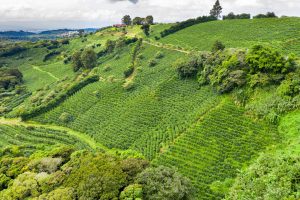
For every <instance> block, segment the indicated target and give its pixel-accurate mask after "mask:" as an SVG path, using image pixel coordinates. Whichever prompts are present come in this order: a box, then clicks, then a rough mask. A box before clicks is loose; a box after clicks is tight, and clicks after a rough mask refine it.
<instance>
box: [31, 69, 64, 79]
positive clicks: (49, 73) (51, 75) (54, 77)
mask: <svg viewBox="0 0 300 200" xmlns="http://www.w3.org/2000/svg"><path fill="white" fill-rule="evenodd" d="M31 67H32V68H33V69H35V70H37V71H40V72H42V73H46V74H48V75H49V76H50V77H52V78H53V79H55V80H56V81H59V78H57V77H56V76H54V75H53V74H52V73H51V72H47V71H44V70H42V69H41V68H40V67H39V66H35V65H31Z"/></svg>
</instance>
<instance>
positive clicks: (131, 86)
mask: <svg viewBox="0 0 300 200" xmlns="http://www.w3.org/2000/svg"><path fill="white" fill-rule="evenodd" d="M123 88H124V89H125V90H127V91H129V90H133V89H134V88H135V83H134V82H133V81H132V80H130V81H127V82H126V83H124V85H123Z"/></svg>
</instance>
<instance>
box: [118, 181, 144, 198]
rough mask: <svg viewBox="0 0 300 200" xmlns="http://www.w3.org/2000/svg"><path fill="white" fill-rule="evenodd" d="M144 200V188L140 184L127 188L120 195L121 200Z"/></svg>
mask: <svg viewBox="0 0 300 200" xmlns="http://www.w3.org/2000/svg"><path fill="white" fill-rule="evenodd" d="M129 199H131V200H142V199H143V188H142V186H141V185H139V184H133V185H129V186H127V187H126V188H125V189H124V190H123V191H122V192H121V194H120V200H129Z"/></svg>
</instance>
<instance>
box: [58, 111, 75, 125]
mask: <svg viewBox="0 0 300 200" xmlns="http://www.w3.org/2000/svg"><path fill="white" fill-rule="evenodd" d="M59 120H60V121H61V122H63V123H69V122H72V121H73V120H74V119H73V116H72V115H70V114H69V113H67V112H64V113H62V114H61V115H60V117H59Z"/></svg>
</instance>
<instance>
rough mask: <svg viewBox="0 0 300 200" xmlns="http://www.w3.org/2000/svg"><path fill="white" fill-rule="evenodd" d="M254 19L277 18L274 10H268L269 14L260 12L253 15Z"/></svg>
mask: <svg viewBox="0 0 300 200" xmlns="http://www.w3.org/2000/svg"><path fill="white" fill-rule="evenodd" d="M253 18H254V19H260V18H277V16H276V15H275V13H274V12H267V14H258V15H256V16H254V17H253Z"/></svg>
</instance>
